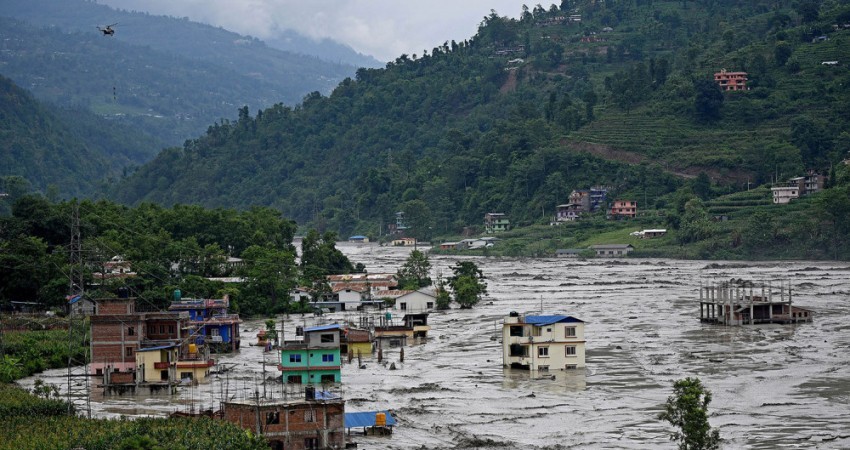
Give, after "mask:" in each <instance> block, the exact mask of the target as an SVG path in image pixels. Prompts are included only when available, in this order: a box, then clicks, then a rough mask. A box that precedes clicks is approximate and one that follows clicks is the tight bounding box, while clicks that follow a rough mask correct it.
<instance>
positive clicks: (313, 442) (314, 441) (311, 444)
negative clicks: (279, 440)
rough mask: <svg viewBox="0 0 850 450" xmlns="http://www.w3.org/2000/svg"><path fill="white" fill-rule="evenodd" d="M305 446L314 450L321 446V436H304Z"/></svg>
mask: <svg viewBox="0 0 850 450" xmlns="http://www.w3.org/2000/svg"><path fill="white" fill-rule="evenodd" d="M304 448H305V449H306V450H314V449H317V448H319V438H314V437H309V438H304Z"/></svg>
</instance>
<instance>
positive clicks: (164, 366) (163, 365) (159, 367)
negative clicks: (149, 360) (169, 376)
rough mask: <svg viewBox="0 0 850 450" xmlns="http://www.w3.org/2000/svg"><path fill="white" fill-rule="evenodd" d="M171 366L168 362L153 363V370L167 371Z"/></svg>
mask: <svg viewBox="0 0 850 450" xmlns="http://www.w3.org/2000/svg"><path fill="white" fill-rule="evenodd" d="M170 365H171V364H169V363H168V362H155V363H153V368H154V369H157V370H165V369H168V366H170Z"/></svg>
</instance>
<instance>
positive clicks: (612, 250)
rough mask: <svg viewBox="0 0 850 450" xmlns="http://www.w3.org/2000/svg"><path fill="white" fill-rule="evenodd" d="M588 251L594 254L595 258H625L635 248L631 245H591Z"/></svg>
mask: <svg viewBox="0 0 850 450" xmlns="http://www.w3.org/2000/svg"><path fill="white" fill-rule="evenodd" d="M590 249H591V250H593V251H595V252H596V256H597V257H604V256H626V255H628V254H629V253H631V252H632V250H634V249H635V248H634V247H632V245H631V244H599V245H591V246H590Z"/></svg>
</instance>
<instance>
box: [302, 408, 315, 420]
mask: <svg viewBox="0 0 850 450" xmlns="http://www.w3.org/2000/svg"><path fill="white" fill-rule="evenodd" d="M304 421H305V422H315V421H316V415H315V414H314V411H313V410H312V409H308V410H305V411H304Z"/></svg>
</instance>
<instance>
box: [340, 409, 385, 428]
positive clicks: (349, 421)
mask: <svg viewBox="0 0 850 450" xmlns="http://www.w3.org/2000/svg"><path fill="white" fill-rule="evenodd" d="M379 412H382V413H384V414H386V417H387V426H388V427H391V426H393V425H395V419H394V418H393V416H391V415H390V412H389V411H386V410H384V411H367V412H347V413H345V418H344V422H343V423H344V424H345V428H365V427H374V426H375V414H377V413H379Z"/></svg>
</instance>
